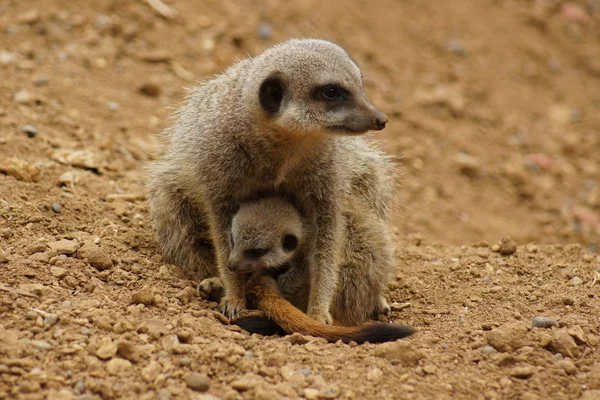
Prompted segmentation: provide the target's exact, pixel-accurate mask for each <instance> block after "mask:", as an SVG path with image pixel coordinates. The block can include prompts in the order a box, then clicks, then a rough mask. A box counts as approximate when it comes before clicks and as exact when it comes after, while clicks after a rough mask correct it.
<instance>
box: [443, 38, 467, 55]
mask: <svg viewBox="0 0 600 400" xmlns="http://www.w3.org/2000/svg"><path fill="white" fill-rule="evenodd" d="M446 49H448V51H449V52H450V53H452V54H456V55H457V56H464V55H465V54H466V51H465V46H464V45H463V43H462V42H461V41H460V40H458V39H450V40H448V41H447V42H446Z"/></svg>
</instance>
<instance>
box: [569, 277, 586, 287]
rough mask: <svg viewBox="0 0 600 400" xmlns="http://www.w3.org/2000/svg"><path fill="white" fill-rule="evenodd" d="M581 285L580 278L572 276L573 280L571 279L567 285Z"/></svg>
mask: <svg viewBox="0 0 600 400" xmlns="http://www.w3.org/2000/svg"><path fill="white" fill-rule="evenodd" d="M582 283H583V281H582V280H581V278H580V277H578V276H574V277H573V278H571V280H570V281H569V285H571V286H579V285H581V284H582Z"/></svg>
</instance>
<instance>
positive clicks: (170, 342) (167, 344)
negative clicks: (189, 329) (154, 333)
mask: <svg viewBox="0 0 600 400" xmlns="http://www.w3.org/2000/svg"><path fill="white" fill-rule="evenodd" d="M161 344H162V346H163V349H164V350H166V351H168V352H169V353H172V352H173V350H174V349H175V348H177V346H179V338H178V337H177V335H176V334H174V333H171V334H168V335H166V336H164V337H163V338H162V340H161Z"/></svg>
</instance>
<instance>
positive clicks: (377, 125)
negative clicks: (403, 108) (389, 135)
mask: <svg viewBox="0 0 600 400" xmlns="http://www.w3.org/2000/svg"><path fill="white" fill-rule="evenodd" d="M387 122H388V117H387V115H385V114H384V113H382V112H381V111H376V112H375V116H374V117H373V130H376V131H381V130H383V129H384V128H385V124H387Z"/></svg>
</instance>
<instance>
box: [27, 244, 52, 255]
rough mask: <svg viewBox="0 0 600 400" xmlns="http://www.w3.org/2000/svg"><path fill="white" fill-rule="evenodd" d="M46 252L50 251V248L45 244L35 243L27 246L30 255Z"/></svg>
mask: <svg viewBox="0 0 600 400" xmlns="http://www.w3.org/2000/svg"><path fill="white" fill-rule="evenodd" d="M46 250H48V246H46V245H45V244H44V243H33V244H31V245H29V246H27V248H26V249H25V251H26V252H27V254H29V255H31V254H36V253H43V252H45V251H46Z"/></svg>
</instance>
